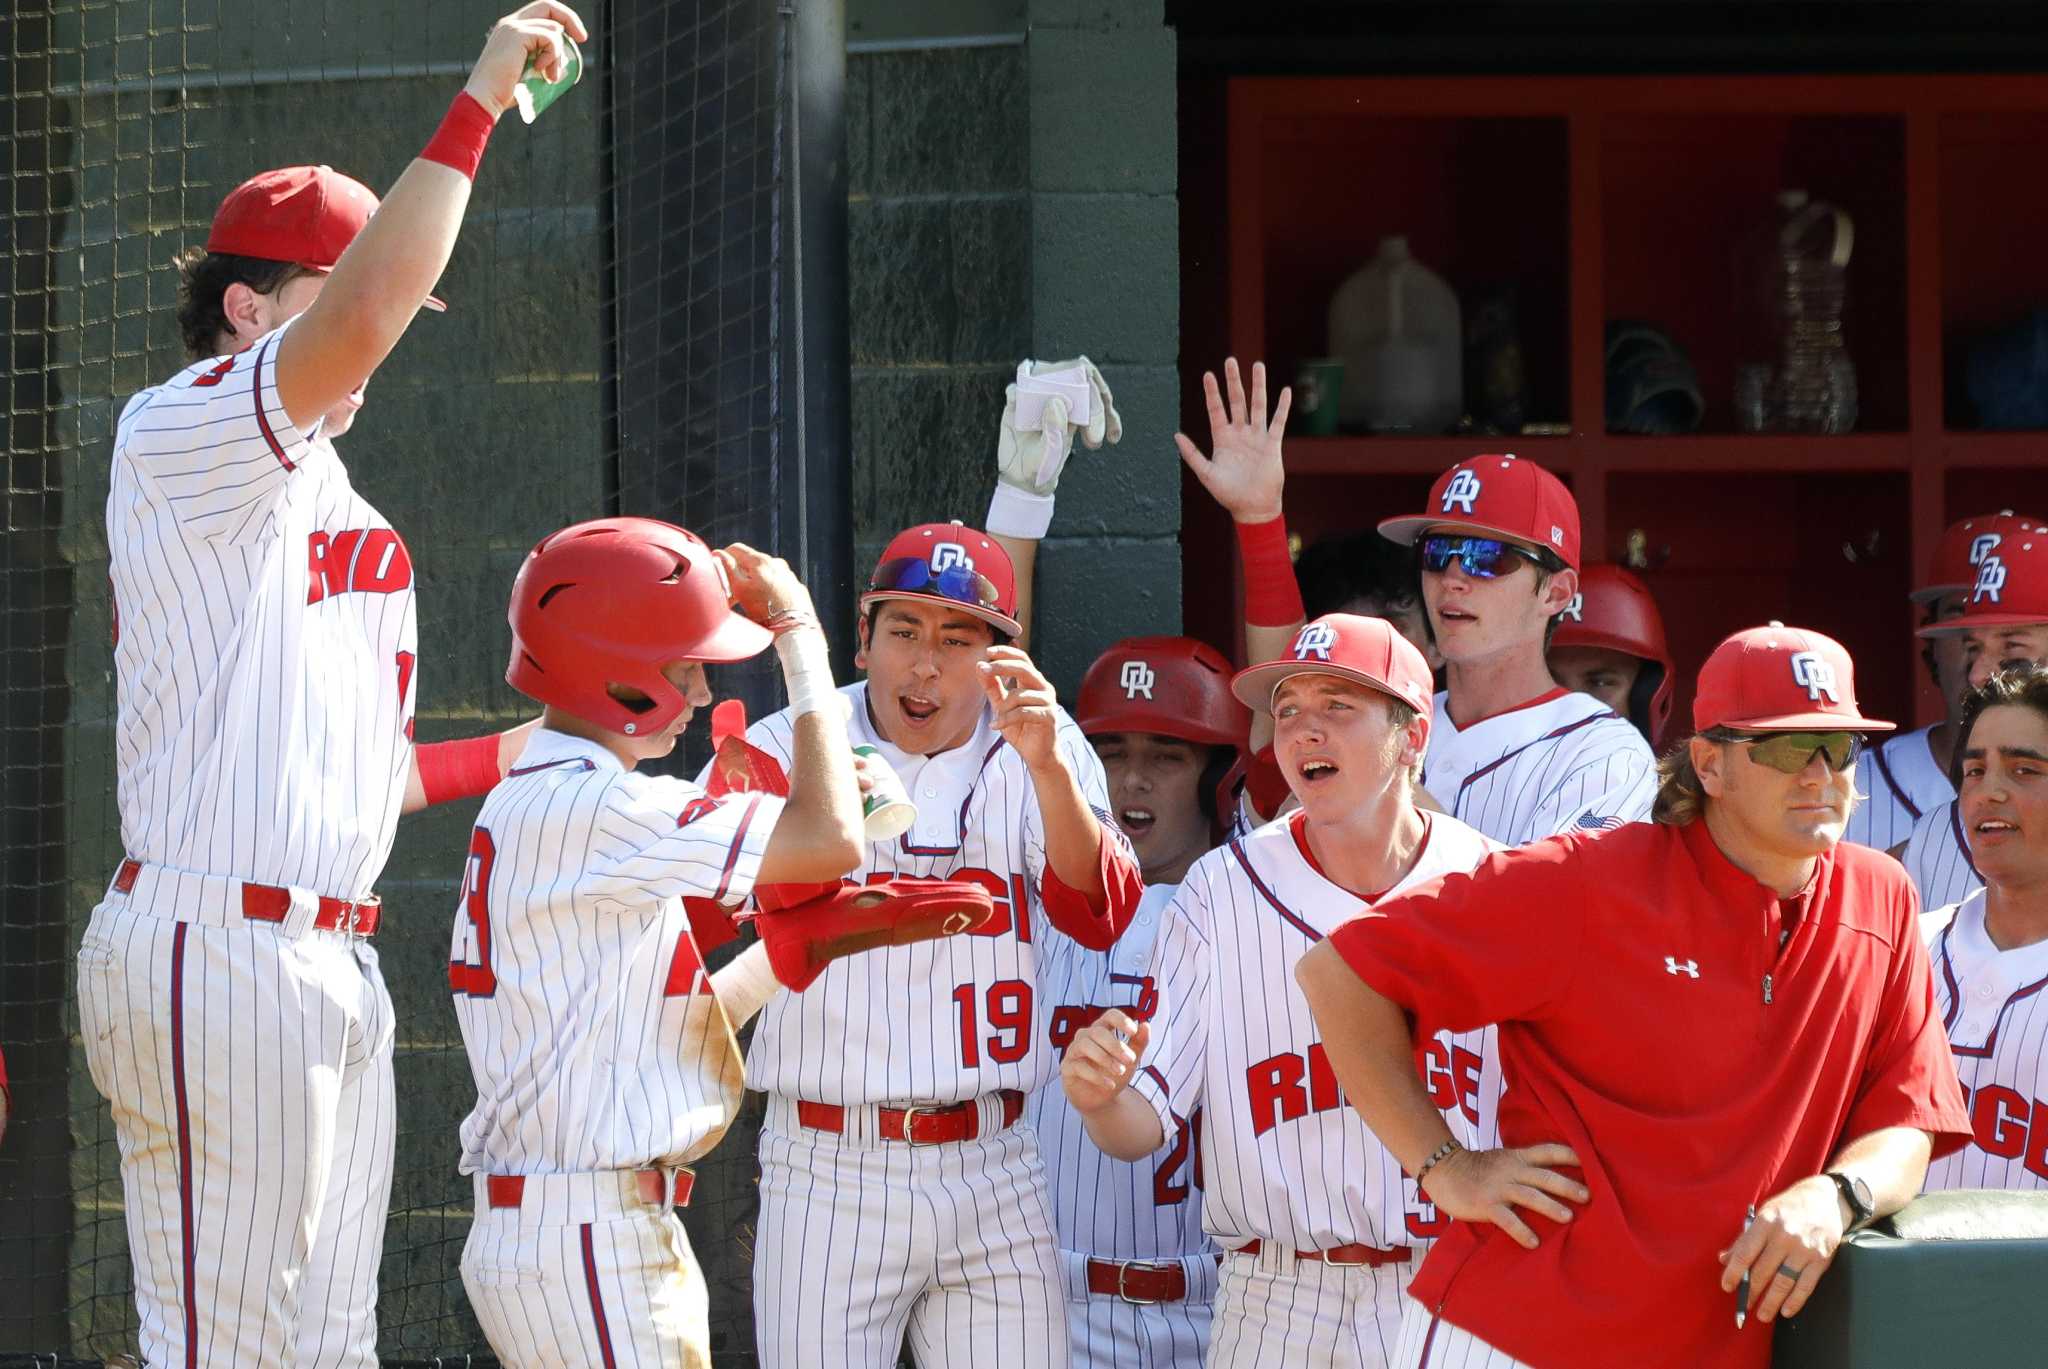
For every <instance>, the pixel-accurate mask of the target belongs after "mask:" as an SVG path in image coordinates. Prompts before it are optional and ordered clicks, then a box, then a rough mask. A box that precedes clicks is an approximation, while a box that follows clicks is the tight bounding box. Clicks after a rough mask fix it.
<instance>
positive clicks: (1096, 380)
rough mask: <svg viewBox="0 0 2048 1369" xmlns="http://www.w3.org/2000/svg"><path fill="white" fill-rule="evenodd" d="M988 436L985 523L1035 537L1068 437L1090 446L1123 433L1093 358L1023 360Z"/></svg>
mask: <svg viewBox="0 0 2048 1369" xmlns="http://www.w3.org/2000/svg"><path fill="white" fill-rule="evenodd" d="M1004 397H1005V403H1004V406H1003V419H1002V424H1001V426H1000V428H999V429H998V432H997V439H996V492H995V497H994V498H993V499H991V500H990V501H989V509H988V520H987V530H988V531H989V532H993V533H1001V534H1003V535H1004V536H1006V537H1016V538H1023V539H1026V540H1031V541H1036V540H1038V539H1040V538H1043V537H1044V536H1045V532H1046V529H1047V528H1048V527H1049V526H1050V525H1051V523H1052V511H1053V491H1054V490H1055V489H1057V488H1058V487H1059V482H1060V473H1061V472H1062V471H1063V470H1065V469H1066V464H1067V457H1068V456H1069V455H1071V454H1072V452H1073V448H1074V437H1075V436H1076V434H1078V435H1079V436H1080V438H1081V441H1082V442H1083V443H1084V444H1085V445H1087V446H1088V447H1089V448H1090V449H1091V450H1092V449H1094V448H1098V447H1100V446H1101V445H1102V443H1103V440H1104V439H1105V438H1107V439H1108V440H1109V441H1110V442H1112V443H1114V442H1116V441H1117V440H1119V439H1120V438H1121V437H1122V436H1123V431H1124V428H1123V420H1122V419H1121V418H1120V417H1118V415H1117V412H1116V404H1115V398H1114V396H1113V395H1111V393H1110V389H1109V384H1108V382H1106V381H1104V380H1103V378H1102V372H1101V371H1099V370H1097V369H1096V367H1095V363H1093V362H1091V361H1089V360H1088V358H1086V357H1081V358H1079V359H1077V360H1075V361H1068V362H1042V361H1038V362H1034V361H1023V362H1020V363H1018V366H1017V380H1016V383H1015V384H1013V385H1011V386H1009V387H1008V389H1007V390H1005V391H1004Z"/></svg>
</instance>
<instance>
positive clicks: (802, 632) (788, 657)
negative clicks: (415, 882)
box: [775, 628, 837, 718]
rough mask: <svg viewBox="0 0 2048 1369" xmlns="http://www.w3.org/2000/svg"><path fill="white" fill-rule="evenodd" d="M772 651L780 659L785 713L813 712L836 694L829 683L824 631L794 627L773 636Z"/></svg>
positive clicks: (791, 714)
mask: <svg viewBox="0 0 2048 1369" xmlns="http://www.w3.org/2000/svg"><path fill="white" fill-rule="evenodd" d="M775 654H776V655H777V656H780V657H781V658H782V681H783V683H784V684H785V685H787V686H788V687H789V714H790V716H791V717H792V718H801V717H802V716H803V715H804V714H806V713H816V712H817V711H818V710H819V709H821V708H824V707H825V706H826V704H827V701H829V700H830V699H832V698H833V697H834V696H835V694H836V693H837V689H836V687H835V686H834V685H833V683H832V658H831V656H830V655H829V654H828V653H827V652H826V650H825V634H824V633H822V632H820V631H818V629H816V628H798V629H796V630H795V631H792V632H785V633H783V634H782V635H781V636H779V637H777V638H776V639H775Z"/></svg>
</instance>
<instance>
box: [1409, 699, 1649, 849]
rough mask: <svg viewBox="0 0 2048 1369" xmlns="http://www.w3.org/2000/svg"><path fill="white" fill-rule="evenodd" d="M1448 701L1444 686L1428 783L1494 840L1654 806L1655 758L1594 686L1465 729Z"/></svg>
mask: <svg viewBox="0 0 2048 1369" xmlns="http://www.w3.org/2000/svg"><path fill="white" fill-rule="evenodd" d="M1449 705H1450V695H1449V694H1448V693H1441V694H1438V695H1437V696H1436V711H1435V716H1434V718H1433V719H1432V721H1431V723H1430V728H1429V754H1428V755H1427V756H1425V757H1424V758H1423V763H1422V783H1423V787H1424V788H1426V789H1428V790H1429V792H1430V794H1431V795H1432V796H1433V797H1435V799H1436V801H1437V802H1438V803H1440V804H1442V805H1443V806H1444V808H1445V810H1446V811H1448V812H1449V813H1450V814H1451V816H1452V817H1455V818H1457V819H1459V820H1460V821H1462V822H1465V823H1469V824H1470V825H1471V826H1473V827H1476V828H1478V829H1479V830H1480V831H1482V832H1484V833H1485V834H1486V835H1487V836H1489V837H1492V838H1493V839H1494V840H1495V841H1499V842H1504V843H1506V844H1507V845H1509V846H1522V845H1526V844H1527V843H1529V842H1532V841H1539V840H1541V839H1542V838H1544V837H1552V836H1556V835H1557V834H1559V833H1560V832H1570V831H1574V830H1578V829H1591V830H1595V831H1597V830H1599V829H1601V828H1604V827H1618V826H1620V825H1621V824H1622V823H1629V822H1640V821H1642V820H1643V819H1644V818H1647V817H1649V816H1650V803H1651V801H1652V800H1653V799H1655V798H1656V797H1657V758H1656V757H1655V756H1654V755H1653V754H1652V753H1651V751H1650V744H1649V743H1648V742H1646V741H1644V740H1643V734H1642V733H1640V732H1638V731H1636V729H1635V725H1634V724H1632V723H1630V722H1629V720H1628V719H1626V718H1624V717H1622V716H1621V715H1620V714H1618V713H1616V712H1614V711H1613V710H1612V709H1610V708H1608V707H1607V705H1605V704H1603V703H1601V702H1600V701H1599V700H1597V699H1595V698H1593V697H1592V696H1591V695H1588V694H1574V693H1571V692H1570V691H1569V690H1565V689H1559V690H1557V691H1555V692H1554V693H1551V694H1547V695H1544V696H1542V697H1541V698H1538V699H1535V700H1532V701H1530V702H1529V703H1527V704H1524V705H1522V706H1521V707H1519V708H1512V709H1509V710H1508V711H1507V712H1505V713H1496V714H1494V715H1493V716H1492V717H1490V718H1482V719H1481V720H1480V721H1478V722H1476V723H1473V724H1472V725H1471V726H1470V727H1467V728H1465V729H1463V730H1460V729H1459V727H1458V725H1457V724H1456V723H1454V722H1452V721H1451V712H1450V706H1449ZM1617 819H1618V821H1617Z"/></svg>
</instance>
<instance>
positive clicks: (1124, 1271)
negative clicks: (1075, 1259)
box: [1055, 1085, 1188, 1305]
mask: <svg viewBox="0 0 2048 1369" xmlns="http://www.w3.org/2000/svg"><path fill="white" fill-rule="evenodd" d="M1055 1087H1057V1085H1055ZM1088 1291H1089V1292H1090V1293H1098V1294H1100V1295H1102V1296H1103V1297H1105V1298H1122V1299H1123V1300H1124V1301H1125V1302H1128V1303H1137V1304H1140V1305H1144V1304H1148V1303H1155V1302H1180V1301H1182V1300H1183V1299H1185V1298H1186V1297H1187V1295H1188V1272H1187V1270H1186V1269H1184V1268H1182V1267H1181V1265H1180V1263H1179V1262H1178V1261H1175V1262H1173V1263H1170V1264H1154V1263H1151V1262H1149V1261H1146V1260H1090V1261H1088Z"/></svg>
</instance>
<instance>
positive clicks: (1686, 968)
mask: <svg viewBox="0 0 2048 1369" xmlns="http://www.w3.org/2000/svg"><path fill="white" fill-rule="evenodd" d="M1664 973H1666V974H1685V975H1691V976H1692V977H1693V978H1694V979H1698V978H1699V977H1700V963H1699V961H1697V960H1680V959H1679V958H1678V957H1677V956H1675V955H1667V956H1665V957H1664Z"/></svg>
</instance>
